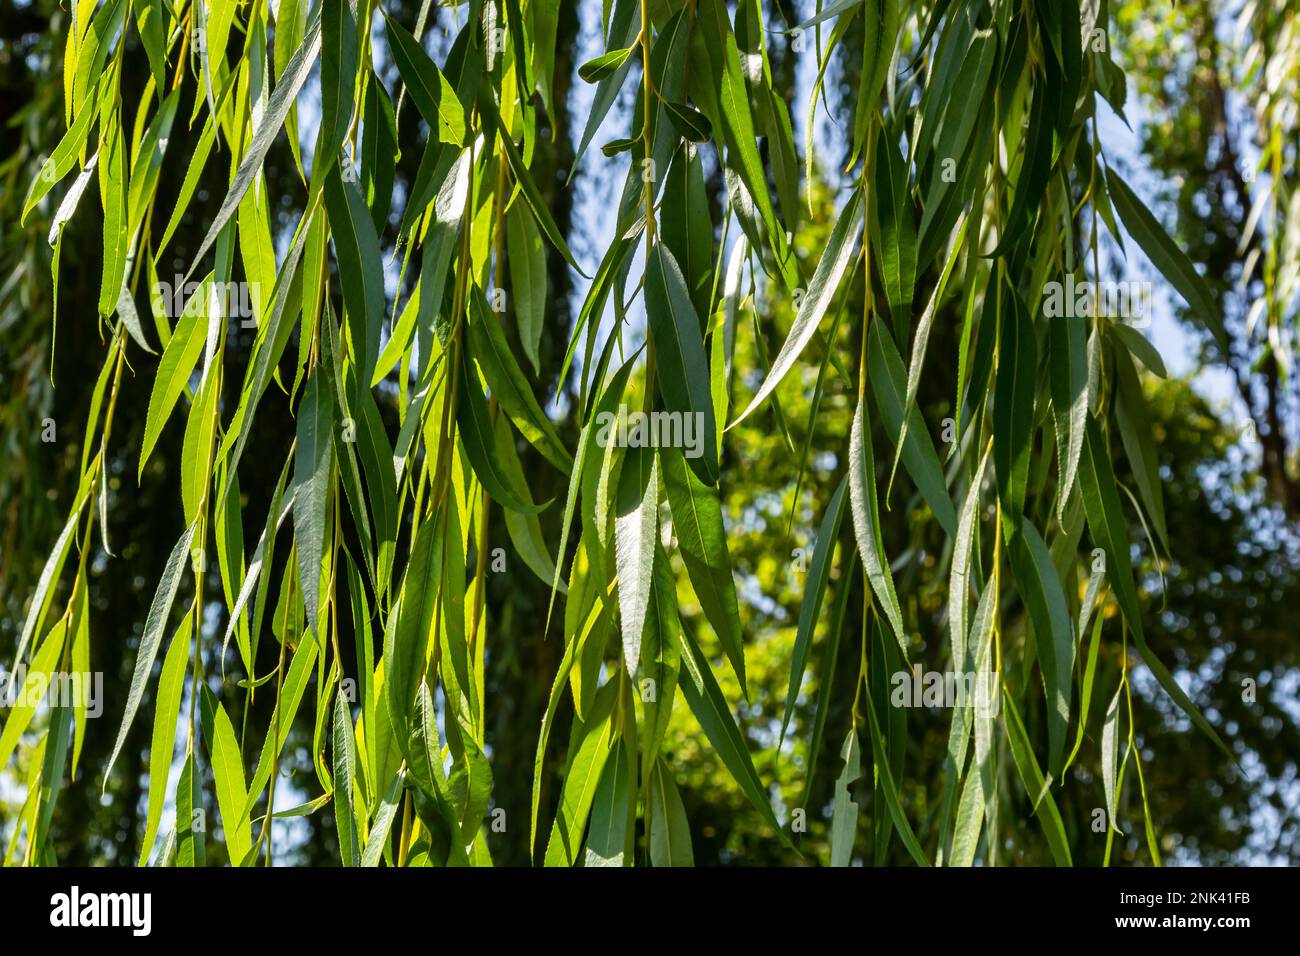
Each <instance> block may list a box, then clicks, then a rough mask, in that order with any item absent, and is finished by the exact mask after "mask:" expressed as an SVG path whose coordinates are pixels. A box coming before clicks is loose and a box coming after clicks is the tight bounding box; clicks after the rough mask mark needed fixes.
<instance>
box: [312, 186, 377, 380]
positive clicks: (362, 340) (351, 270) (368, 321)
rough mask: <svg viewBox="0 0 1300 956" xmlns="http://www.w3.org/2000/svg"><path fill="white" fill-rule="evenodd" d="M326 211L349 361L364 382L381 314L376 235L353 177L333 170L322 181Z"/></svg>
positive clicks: (372, 364)
mask: <svg viewBox="0 0 1300 956" xmlns="http://www.w3.org/2000/svg"><path fill="white" fill-rule="evenodd" d="M325 209H326V211H327V212H328V213H329V221H330V235H331V236H332V237H333V239H334V252H335V254H336V255H337V256H338V260H339V278H340V280H341V283H342V286H343V309H344V311H345V312H346V313H347V319H348V335H349V337H350V338H351V340H352V355H353V361H354V364H355V365H356V367H357V369H358V374H359V376H360V378H361V381H363V382H369V381H370V379H371V376H372V375H373V374H374V371H375V365H376V363H377V362H378V361H379V339H380V334H379V333H380V329H381V328H382V326H383V322H384V312H385V299H384V263H383V259H382V258H381V257H380V253H379V236H378V234H377V233H376V232H375V224H374V221H373V220H372V219H371V217H370V210H369V209H367V208H366V200H365V197H363V196H362V195H361V190H360V189H358V188H357V184H356V182H355V181H353V180H351V179H347V180H345V179H343V177H342V176H341V175H340V174H339V172H338V170H335V171H334V172H333V173H332V174H331V175H330V176H328V177H326V179H325Z"/></svg>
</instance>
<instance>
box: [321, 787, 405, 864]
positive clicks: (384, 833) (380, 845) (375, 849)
mask: <svg viewBox="0 0 1300 956" xmlns="http://www.w3.org/2000/svg"><path fill="white" fill-rule="evenodd" d="M334 779H335V780H336V781H337V780H338V774H337V773H336V774H335V776H334ZM336 786H337V784H336ZM405 791H406V773H405V772H404V771H402V770H399V771H397V773H395V774H393V779H392V780H390V781H389V782H388V788H387V789H386V790H384V796H383V799H381V800H380V801H379V812H378V813H376V814H375V820H374V823H372V824H371V825H370V833H369V835H368V836H367V837H366V850H365V852H364V853H363V854H361V865H362V866H378V865H379V861H380V860H381V859H383V856H384V848H385V847H386V846H387V845H388V836H389V834H390V833H392V831H393V821H394V820H395V819H396V818H397V811H398V810H399V809H400V808H401V800H402V794H403V793H404V792H405ZM336 812H337V811H336Z"/></svg>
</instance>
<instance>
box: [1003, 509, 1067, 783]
mask: <svg viewBox="0 0 1300 956" xmlns="http://www.w3.org/2000/svg"><path fill="white" fill-rule="evenodd" d="M1020 531H1021V533H1020V534H1019V535H1017V536H1016V537H1015V538H1014V539H1013V540H1012V542H1011V546H1010V549H1009V550H1010V554H1011V567H1012V569H1013V570H1014V572H1015V576H1016V587H1017V589H1018V590H1019V591H1020V596H1021V597H1022V598H1023V599H1024V602H1025V606H1026V607H1027V608H1028V609H1029V619H1030V622H1031V623H1032V625H1033V630H1034V642H1035V645H1036V647H1037V650H1038V663H1039V668H1040V670H1041V671H1042V675H1043V685H1044V687H1045V688H1046V691H1047V739H1048V766H1049V768H1050V771H1051V774H1052V776H1053V778H1055V779H1056V780H1060V779H1061V773H1062V767H1063V765H1064V759H1065V730H1066V726H1067V725H1068V724H1069V720H1070V691H1071V688H1072V687H1073V684H1074V681H1073V675H1074V637H1073V634H1072V633H1071V631H1070V613H1069V611H1068V610H1067V609H1066V606H1065V592H1064V591H1063V590H1062V588H1061V579H1060V577H1058V576H1057V573H1056V568H1055V566H1053V564H1052V556H1051V553H1050V552H1049V551H1048V550H1047V545H1046V544H1044V543H1043V539H1042V536H1041V535H1040V534H1039V533H1038V529H1037V528H1035V527H1034V525H1033V523H1032V522H1030V521H1025V522H1023V523H1022V524H1021V526H1020Z"/></svg>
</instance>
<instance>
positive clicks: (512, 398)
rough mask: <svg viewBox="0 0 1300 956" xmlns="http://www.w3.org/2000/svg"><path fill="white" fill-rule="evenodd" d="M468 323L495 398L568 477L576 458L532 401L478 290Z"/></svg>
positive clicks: (496, 321)
mask: <svg viewBox="0 0 1300 956" xmlns="http://www.w3.org/2000/svg"><path fill="white" fill-rule="evenodd" d="M469 319H470V321H469V345H470V351H472V352H473V354H474V358H475V359H477V360H478V364H479V368H480V369H482V371H483V378H484V380H485V381H486V382H487V384H488V388H490V389H491V390H492V395H493V397H495V398H496V400H497V401H498V402H499V403H500V405H501V408H502V409H503V410H504V411H505V413H506V414H507V415H508V416H509V417H510V420H511V421H512V422H513V423H514V425H515V427H516V428H518V429H519V433H520V434H521V435H523V436H524V438H526V439H528V442H529V443H530V444H531V445H532V446H533V447H534V448H536V449H537V450H538V451H540V452H541V453H542V455H543V456H544V457H545V458H546V460H547V461H549V462H550V463H551V464H553V465H554V466H555V467H556V468H558V469H560V471H562V472H564V473H565V474H568V473H569V470H570V469H571V468H572V467H573V457H572V456H571V455H570V454H569V450H568V449H567V448H565V447H564V442H562V441H560V436H559V435H558V434H557V433H556V431H555V425H554V423H552V422H551V420H550V419H549V418H547V417H546V413H545V412H544V411H542V407H541V406H540V405H538V404H537V399H536V398H534V397H533V390H532V387H531V386H530V385H529V384H528V380H527V379H526V378H525V377H524V373H523V370H522V369H520V368H519V363H518V362H516V361H515V356H514V353H513V352H511V351H510V346H509V344H507V342H506V337H505V333H504V332H503V331H502V330H501V322H500V319H499V318H498V316H497V314H496V313H495V312H492V311H491V310H490V309H489V308H488V304H487V299H486V298H485V297H484V295H483V292H482V290H480V289H478V288H477V287H476V288H474V289H473V290H471V292H470V309H469Z"/></svg>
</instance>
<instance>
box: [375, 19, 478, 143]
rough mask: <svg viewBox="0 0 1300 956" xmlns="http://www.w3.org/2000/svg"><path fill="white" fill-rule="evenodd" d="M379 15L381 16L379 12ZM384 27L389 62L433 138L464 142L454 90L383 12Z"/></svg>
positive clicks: (461, 116)
mask: <svg viewBox="0 0 1300 956" xmlns="http://www.w3.org/2000/svg"><path fill="white" fill-rule="evenodd" d="M381 12H383V11H382V10H381ZM384 27H385V29H386V30H387V31H388V42H389V46H390V49H391V50H392V51H393V61H394V62H395V63H396V64H397V71H398V72H399V73H400V74H401V76H402V82H404V83H405V84H406V88H407V89H408V90H409V91H410V93H411V99H412V100H414V101H415V108H416V109H418V110H419V111H420V115H421V116H423V117H424V119H425V121H426V122H427V123H428V124H429V129H430V131H431V133H432V135H433V136H435V137H436V138H437V139H439V140H440V141H441V142H444V143H451V144H453V145H457V146H459V145H460V144H462V143H464V142H465V131H466V125H465V109H464V107H463V106H462V104H461V102H460V99H459V98H458V97H457V96H456V90H455V88H454V87H452V85H451V84H450V83H449V82H447V78H446V77H445V76H443V75H442V71H440V70H439V69H438V67H437V65H436V64H435V63H434V62H433V60H431V59H429V55H428V54H427V53H425V52H424V48H423V47H422V46H420V43H419V41H418V40H416V39H415V37H413V36H411V34H409V33H408V32H406V30H404V29H403V28H402V27H401V26H400V25H399V24H398V23H397V22H396V21H395V20H393V19H392V18H391V17H389V16H388V14H387V13H386V12H384Z"/></svg>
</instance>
